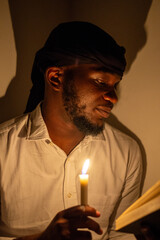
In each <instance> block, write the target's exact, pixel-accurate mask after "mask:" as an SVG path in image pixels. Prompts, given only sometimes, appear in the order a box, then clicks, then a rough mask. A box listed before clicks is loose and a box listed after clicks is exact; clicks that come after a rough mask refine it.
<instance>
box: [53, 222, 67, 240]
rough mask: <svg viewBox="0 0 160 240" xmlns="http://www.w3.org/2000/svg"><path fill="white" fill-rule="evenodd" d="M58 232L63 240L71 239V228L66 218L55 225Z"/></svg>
mask: <svg viewBox="0 0 160 240" xmlns="http://www.w3.org/2000/svg"><path fill="white" fill-rule="evenodd" d="M55 228H56V232H58V234H59V236H61V237H62V238H63V239H70V235H71V233H70V228H69V222H68V220H67V219H65V218H60V219H59V220H58V221H57V222H56V225H55Z"/></svg>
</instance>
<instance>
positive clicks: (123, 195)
mask: <svg viewBox="0 0 160 240" xmlns="http://www.w3.org/2000/svg"><path fill="white" fill-rule="evenodd" d="M124 53H125V50H124V48H123V47H120V46H119V45H118V44H117V43H116V42H115V40H114V39H113V38H112V37H111V36H110V35H108V34H107V33H105V32H104V31H103V30H101V29H100V28H98V27H96V26H95V25H93V24H90V23H86V22H70V23H63V24H60V25H59V26H58V27H57V28H55V29H54V30H53V31H52V33H51V34H50V36H49V38H48V40H47V42H46V43H45V45H44V47H43V48H42V49H41V50H39V51H38V52H37V54H36V57H35V62H34V65H33V71H32V81H33V89H32V91H31V96H30V99H29V102H28V105H27V110H26V112H27V111H31V110H32V109H34V108H35V107H36V108H35V109H34V111H33V112H31V113H27V114H25V115H23V116H20V117H18V118H15V119H13V120H11V121H9V122H7V123H4V124H2V125H1V128H0V129H1V130H0V146H1V150H0V162H1V224H0V232H1V236H7V237H9V236H11V237H17V238H20V239H24V240H25V239H26V240H27V239H39V240H44V239H49V240H50V239H56V240H57V239H74V240H78V239H91V234H90V232H89V231H88V229H89V230H91V233H92V238H93V239H112V238H113V239H135V237H134V236H133V235H129V236H128V235H127V234H124V233H120V232H115V231H114V221H115V219H116V218H117V217H118V216H119V215H120V214H121V213H122V212H123V211H124V210H125V209H126V208H127V207H128V206H129V205H131V204H132V203H133V202H134V201H135V200H136V199H137V198H138V196H139V193H140V183H141V172H142V169H141V155H140V151H139V148H138V145H137V143H136V142H135V141H134V140H133V139H131V138H130V137H128V136H126V135H124V134H123V133H121V132H120V131H118V130H116V129H114V128H112V127H111V126H109V125H108V124H107V123H106V119H107V118H108V116H109V114H110V112H111V110H112V108H113V105H114V104H115V103H116V102H117V100H118V99H117V95H116V88H117V85H118V84H119V82H120V81H121V79H122V76H123V72H124V69H125V65H126V61H125V57H124ZM44 89H45V90H44ZM37 104H38V106H36V105H37ZM86 158H90V167H89V186H88V204H89V205H86V206H80V205H79V204H80V200H79V199H80V185H79V174H80V173H81V170H82V166H83V163H84V161H85V159H86ZM99 211H100V212H99ZM58 212H59V213H58ZM90 216H91V218H90ZM87 228H88V229H87Z"/></svg>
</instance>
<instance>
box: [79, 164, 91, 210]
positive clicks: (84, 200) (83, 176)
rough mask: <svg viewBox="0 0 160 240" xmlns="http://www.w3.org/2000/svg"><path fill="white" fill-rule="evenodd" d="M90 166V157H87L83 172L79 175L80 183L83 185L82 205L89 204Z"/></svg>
mask: <svg viewBox="0 0 160 240" xmlns="http://www.w3.org/2000/svg"><path fill="white" fill-rule="evenodd" d="M88 167H89V159H86V161H85V163H84V165H83V168H82V174H80V175H79V178H80V185H81V205H87V204H88V178H89V175H88V174H87V170H88Z"/></svg>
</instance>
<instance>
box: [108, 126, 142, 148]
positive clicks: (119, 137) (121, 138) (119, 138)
mask: <svg viewBox="0 0 160 240" xmlns="http://www.w3.org/2000/svg"><path fill="white" fill-rule="evenodd" d="M104 135H105V138H109V139H110V140H114V141H115V142H117V143H118V144H120V145H123V144H125V145H128V146H129V145H130V146H137V145H138V143H137V141H136V140H135V139H134V138H133V137H131V136H130V135H128V134H127V133H124V132H122V131H121V130H119V129H117V128H115V127H113V126H111V125H110V124H108V123H106V124H105V128H104Z"/></svg>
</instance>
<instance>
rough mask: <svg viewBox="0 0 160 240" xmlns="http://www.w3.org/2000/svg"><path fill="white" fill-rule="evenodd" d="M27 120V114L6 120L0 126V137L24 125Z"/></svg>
mask: <svg viewBox="0 0 160 240" xmlns="http://www.w3.org/2000/svg"><path fill="white" fill-rule="evenodd" d="M27 119H28V114H23V115H20V116H17V117H15V118H12V119H10V120H7V121H5V122H3V123H1V124H0V135H4V134H7V133H8V132H10V131H14V129H15V130H18V129H19V127H20V126H22V125H25V124H26V122H27Z"/></svg>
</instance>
